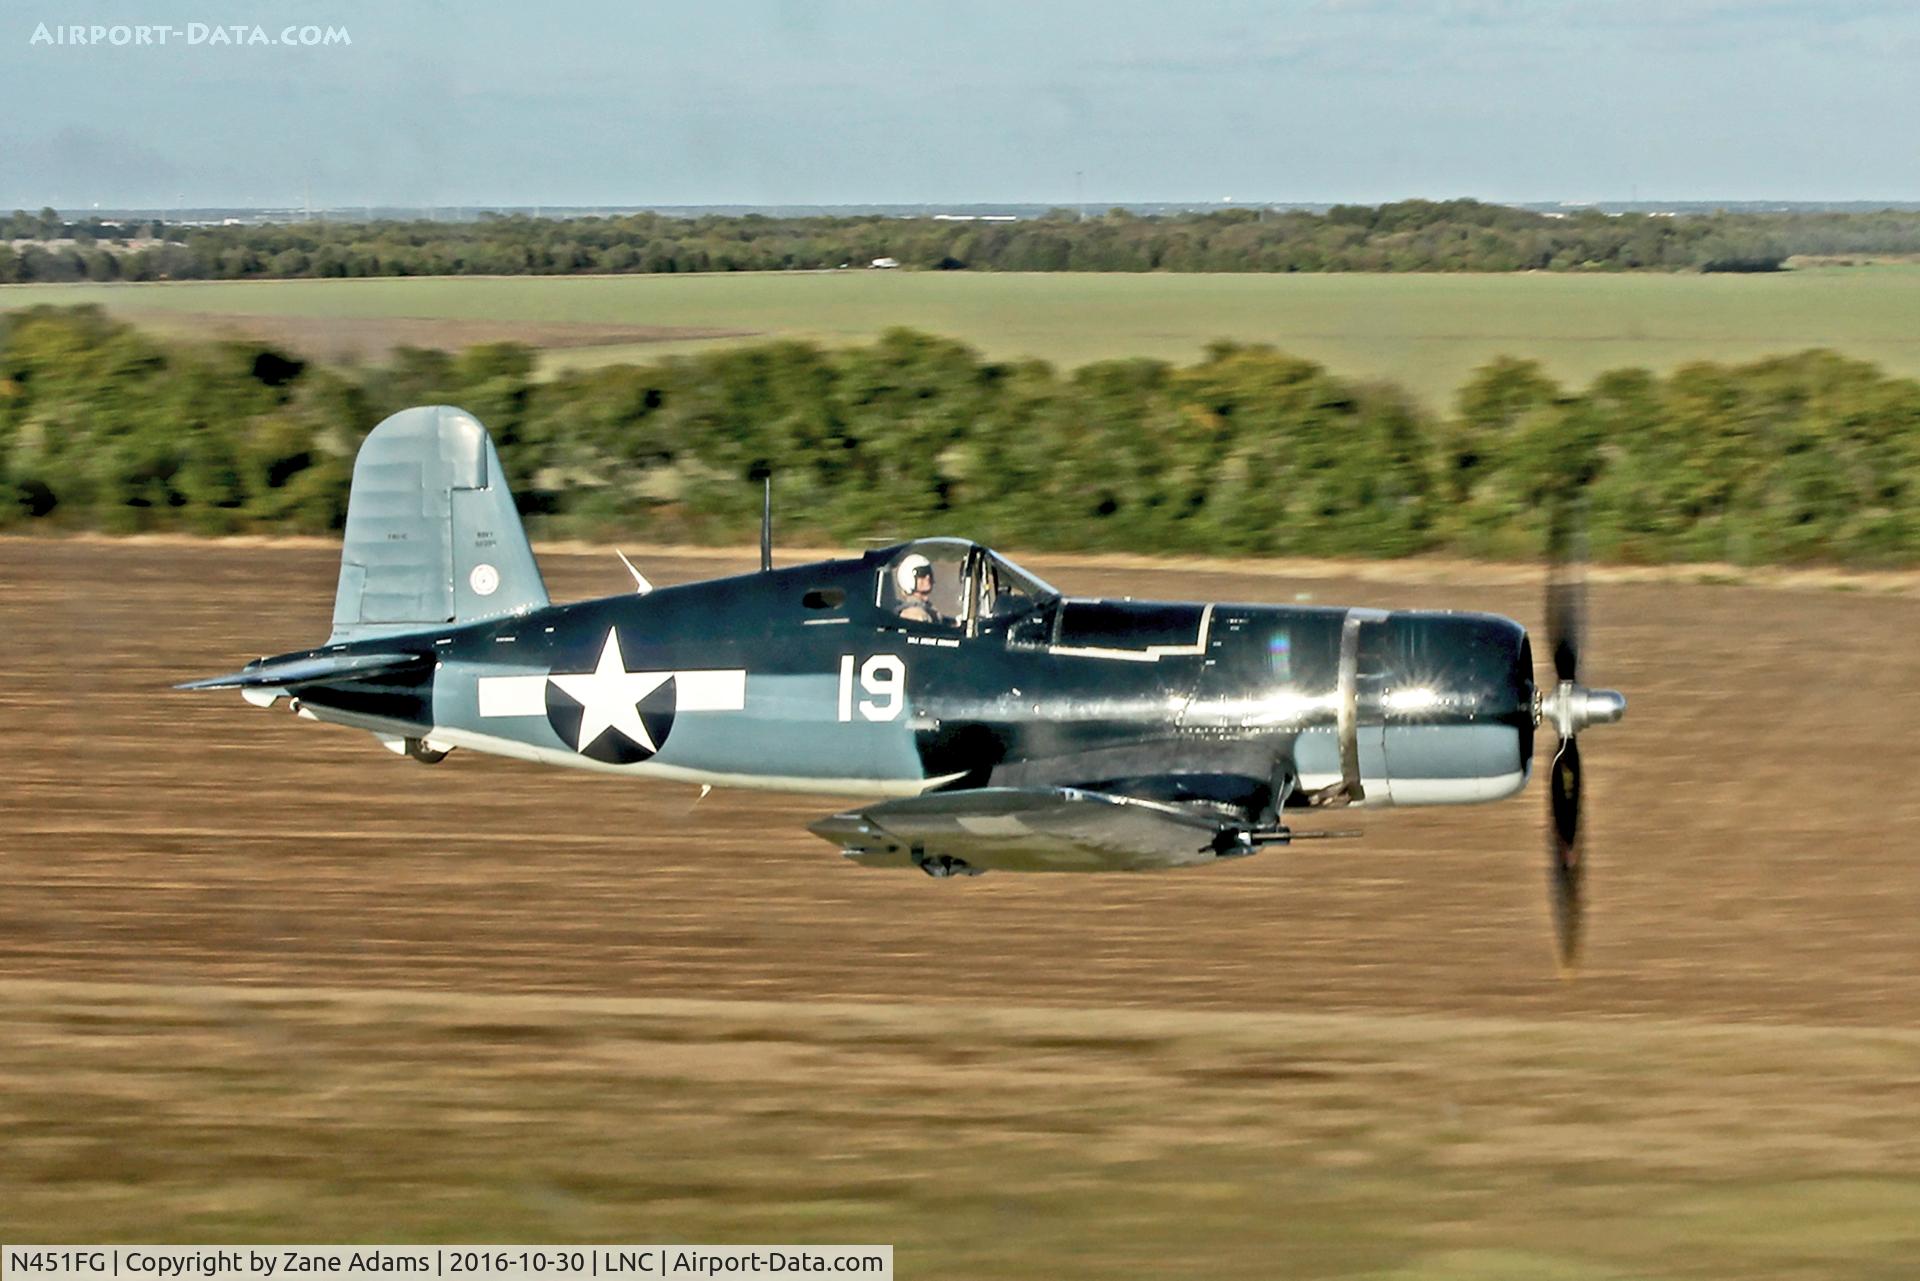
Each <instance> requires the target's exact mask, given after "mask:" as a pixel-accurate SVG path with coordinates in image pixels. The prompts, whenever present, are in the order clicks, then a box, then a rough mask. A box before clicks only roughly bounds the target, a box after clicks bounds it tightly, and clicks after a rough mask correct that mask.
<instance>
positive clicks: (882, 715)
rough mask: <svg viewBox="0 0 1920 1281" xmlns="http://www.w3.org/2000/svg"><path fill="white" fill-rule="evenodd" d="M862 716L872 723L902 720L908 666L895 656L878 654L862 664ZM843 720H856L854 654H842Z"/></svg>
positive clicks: (841, 706)
mask: <svg viewBox="0 0 1920 1281" xmlns="http://www.w3.org/2000/svg"><path fill="white" fill-rule="evenodd" d="M860 688H861V689H863V690H865V691H866V692H867V694H869V695H870V696H871V697H868V698H863V699H861V700H860V714H861V715H862V716H864V717H866V718H867V719H868V720H870V721H891V720H898V719H899V717H900V713H901V712H902V711H903V710H905V708H906V705H907V702H906V691H907V665H906V664H905V663H903V662H901V661H900V659H899V657H898V656H897V655H894V654H875V655H874V656H873V657H872V658H869V659H868V660H867V661H866V662H864V663H862V664H861V665H860ZM840 719H841V720H843V721H850V720H852V719H853V655H852V654H842V655H840Z"/></svg>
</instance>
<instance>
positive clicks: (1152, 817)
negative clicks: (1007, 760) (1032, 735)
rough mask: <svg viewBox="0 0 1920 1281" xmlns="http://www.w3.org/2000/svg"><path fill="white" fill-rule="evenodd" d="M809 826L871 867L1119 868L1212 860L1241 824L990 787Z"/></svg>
mask: <svg viewBox="0 0 1920 1281" xmlns="http://www.w3.org/2000/svg"><path fill="white" fill-rule="evenodd" d="M808 830H810V831H811V832H813V833H814V835H816V836H819V837H822V838H824V839H826V840H829V841H832V842H833V843H834V844H836V845H839V846H840V847H841V849H842V851H843V852H844V853H845V854H846V855H847V856H848V857H849V858H851V859H853V860H854V861H856V862H859V863H865V864H867V865H869V866H877V867H911V866H916V865H920V864H922V863H925V862H927V861H928V860H938V859H956V860H959V861H960V862H962V863H964V864H965V865H966V866H967V868H968V869H970V870H975V871H986V870H989V869H994V868H999V869H1004V870H1006V871H1019V872H1115V871H1144V870H1146V869H1149V868H1162V867H1186V866H1190V865H1193V864H1196V863H1211V862H1213V861H1214V860H1215V859H1216V858H1218V857H1219V856H1220V854H1219V850H1220V841H1221V838H1222V836H1223V835H1225V834H1227V833H1230V832H1233V831H1235V830H1237V825H1236V824H1234V823H1232V822H1230V821H1228V820H1227V819H1225V818H1223V817H1221V816H1219V815H1217V814H1209V813H1205V812H1202V811H1199V810H1196V809H1189V808H1186V807H1184V806H1179V805H1167V804H1163V803H1161V802H1159V801H1143V800H1138V799H1135V798H1134V797H1130V796H1114V795H1110V794H1108V793H1105V792H1088V791H1082V790H1080V789H1078V788H1071V787H982V788H970V789H967V790H964V791H958V792H933V793H930V794H928V795H925V796H912V797H906V798H904V799H900V800H891V801H881V802H878V803H876V804H873V805H868V806H866V807H864V808H862V809H858V810H850V811H848V812H846V813H843V814H835V815H833V816H832V817H831V818H823V819H821V820H820V821H819V822H817V823H814V824H812V825H811V826H810V828H809V829H808Z"/></svg>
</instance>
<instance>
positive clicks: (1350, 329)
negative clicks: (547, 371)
mask: <svg viewBox="0 0 1920 1281" xmlns="http://www.w3.org/2000/svg"><path fill="white" fill-rule="evenodd" d="M82 301H91V302H99V303H102V304H104V305H106V306H107V307H110V308H112V309H114V310H116V311H120V312H124V313H127V314H129V315H132V316H136V317H141V318H144V319H146V320H147V321H148V323H155V322H156V321H158V322H159V323H162V324H163V325H165V326H166V327H169V328H173V329H181V328H187V329H191V328H192V327H193V325H194V320H193V318H194V317H196V316H218V317H222V318H223V323H227V324H231V322H232V320H233V318H235V317H247V316H266V317H278V318H287V317H294V318H307V319H310V320H312V321H314V322H316V323H328V324H331V325H333V326H334V327H335V328H336V329H337V328H338V327H339V326H340V325H342V324H347V325H350V324H351V322H352V321H354V320H374V319H392V318H396V317H413V318H421V319H429V320H431V319H448V320H456V319H457V320H467V321H472V320H487V321H492V322H496V323H498V324H500V325H502V326H503V327H505V331H506V334H510V333H511V329H512V327H513V326H515V325H524V326H552V325H555V324H568V323H571V324H595V325H607V324H618V325H635V326H661V327H699V328H710V329H711V328H721V329H739V330H750V331H753V332H754V333H756V334H761V335H781V336H800V337H808V338H815V339H820V340H823V341H826V342H836V343H837V342H851V341H858V340H861V339H864V338H867V337H869V336H871V335H872V334H874V333H876V332H878V331H879V330H881V329H884V328H887V327H889V326H893V325H909V326H913V327H915V328H919V329H925V330H929V331H931V332H934V333H940V334H947V335H951V336H953V337H955V338H959V339H961V340H963V341H965V342H968V343H971V344H973V345H974V346H976V347H979V348H981V349H982V350H984V351H986V352H988V353H989V354H991V355H994V356H999V357H1010V356H1040V357H1044V358H1045V359H1048V360H1052V361H1055V362H1058V363H1061V364H1064V365H1075V364H1081V363H1084V362H1087V361H1091V360H1097V359H1101V358H1104V357H1110V356H1128V355H1144V356H1158V357H1163V358H1167V359H1172V360H1189V359H1192V358H1193V357H1194V356H1196V355H1197V354H1199V352H1200V351H1201V349H1202V348H1203V347H1204V345H1205V344H1206V343H1208V342H1209V341H1211V340H1214V339H1217V338H1232V339H1239V340H1243V341H1255V342H1269V343H1273V344H1276V345H1277V346H1279V347H1281V348H1283V349H1285V350H1287V351H1291V352H1294V353H1297V354H1299V355H1303V356H1306V357H1309V358H1311V359H1314V360H1318V361H1322V362H1324V363H1325V364H1327V365H1329V366H1330V367H1332V368H1333V369H1335V370H1337V371H1340V372H1343V373H1347V374H1351V375H1356V376H1364V377H1372V378H1387V379H1392V380H1394V381H1396V382H1399V383H1401V384H1403V385H1404V386H1406V387H1408V388H1409V389H1411V390H1413V391H1414V392H1416V393H1417V394H1419V395H1421V396H1423V397H1425V398H1427V399H1428V400H1430V401H1432V402H1435V403H1446V402H1447V400H1448V399H1449V398H1450V397H1451V395H1452V393H1453V390H1454V389H1455V388H1456V387H1457V386H1458V385H1459V384H1460V383H1461V381H1462V380H1463V379H1464V378H1465V377H1466V375H1467V374H1468V373H1469V372H1470V371H1471V370H1472V369H1474V368H1475V367H1476V366H1478V365H1480V364H1482V363H1483V362H1485V361H1486V360H1488V359H1489V358H1491V357H1493V356H1496V355H1501V354H1509V355H1520V356H1533V357H1538V358H1540V359H1542V360H1544V361H1545V362H1546V364H1547V365H1548V366H1549V367H1550V368H1551V369H1552V370H1553V371H1554V372H1555V373H1556V374H1558V375H1559V376H1561V377H1562V378H1565V379H1569V380H1585V379H1587V378H1589V377H1591V376H1592V375H1594V374H1596V373H1598V372H1600V371H1602V370H1605V369H1612V368H1617V367H1620V366H1623V365H1646V366H1650V367H1654V368H1659V369H1666V368H1670V367H1672V366H1674V365H1676V364H1678V363H1681V362H1684V361H1688V360H1695V359H1710V360H1745V359H1751V358H1754V357H1758V356H1763V355H1767V354H1770V353H1775V352H1784V351H1797V350H1800V349H1803V348H1807V347H1832V348H1836V349H1838V350H1840V351H1844V352H1847V353H1849V354H1852V355H1855V356H1859V357H1863V358H1865V359H1869V360H1873V361H1877V362H1879V363H1880V364H1882V365H1884V366H1885V367H1887V368H1888V369H1889V370H1892V371H1894V372H1896V373H1903V374H1920V266H1912V265H1882V266H1875V267H1870V268H1816V269H1810V270H1802V271H1791V272H1782V273H1778V274H1774V275H1753V276H1735V275H1713V276H1697V275H1665V274H1646V275H1604V276H1602V275H1594V276H1579V275H1560V274H1553V275H1549V274H1533V275H1381V276H1374V275H1318V276H1315V275H1308V276H1275V275H1093V274H1057V275H1011V274H1010V275H994V274H973V273H967V272H954V273H910V272H873V271H849V272H826V273H793V274H771V273H743V274H739V275H706V276H618V277H530V278H529V277H519V278H460V277H455V278H437V279H379V280H345V281H261V282H248V283H182V284H160V285H19V286H8V287H4V288H0V308H5V307H20V306H27V305H31V304H33V303H36V302H49V303H72V302H82ZM503 336H504V335H503ZM710 341H713V340H709V342H710ZM718 341H734V342H739V341H752V339H726V340H718ZM705 345H709V343H688V342H649V343H637V344H636V343H621V344H614V345H603V346H591V347H574V348H571V349H568V350H564V351H557V352H554V353H553V354H552V355H551V356H550V357H549V361H550V363H551V364H552V365H555V366H564V365H580V364H588V363H605V362H608V361H617V360H644V359H649V358H652V357H655V356H658V355H662V354H665V353H667V352H670V351H675V350H687V349H689V348H691V347H695V346H705Z"/></svg>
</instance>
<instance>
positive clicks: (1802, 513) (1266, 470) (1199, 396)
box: [0, 307, 1920, 565]
mask: <svg viewBox="0 0 1920 1281" xmlns="http://www.w3.org/2000/svg"><path fill="white" fill-rule="evenodd" d="M433 402H447V403H455V404H460V405H463V406H465V407H467V408H468V409H470V410H472V411H473V412H474V413H476V414H477V415H479V416H480V418H481V419H482V421H484V422H485V423H487V425H488V426H489V427H490V428H491V430H492V431H493V433H494V436H495V439H496V441H497V442H498V443H499V445H500V448H501V452H502V454H503V457H504V459H505V462H506V465H507V468H508V470H509V472H510V473H511V475H512V477H513V480H514V485H515V492H516V494H517V495H518V497H519V499H520V502H521V506H522V508H523V510H524V511H525V512H526V513H527V515H528V517H529V520H530V523H531V524H532V526H533V527H534V528H535V530H536V531H537V532H540V533H545V534H548V535H580V536H606V535H612V534H614V533H616V532H617V533H619V534H623V535H628V536H634V537H642V538H653V539H663V540H695V541H710V542H717V541H729V540H739V539H746V538H750V537H751V536H752V532H753V530H754V528H755V526H756V522H757V517H758V511H759V492H758V485H757V483H756V482H757V479H758V478H759V477H760V476H762V475H765V474H767V473H768V472H771V473H773V474H774V476H775V484H776V487H777V491H778V495H779V503H778V507H779V511H780V517H781V524H782V536H783V537H784V538H787V539H789V540H793V541H799V540H801V539H808V538H817V539H826V540H835V541H841V542H846V543H855V542H858V541H859V540H861V539H866V538H885V537H890V536H898V537H907V536H911V535H915V534H922V533H931V532H942V531H944V532H951V533H958V534H965V535H970V536H973V537H976V538H980V539H982V540H984V541H990V542H999V543H1003V544H1008V545H1012V546H1016V547H1022V548H1034V549H1038V548H1049V549H1113V550H1127V551H1138V552H1189V553H1221V554H1255V555H1258V554H1299V555H1342V556H1346V555H1353V556H1397V555H1405V554H1410V553H1417V552H1428V551H1446V552H1451V553H1456V554H1465V555H1473V556H1493V557H1513V558H1524V557H1531V556H1533V555H1535V554H1537V553H1538V551H1539V549H1540V545H1541V542H1542V540H1543V536H1544V526H1545V521H1544V515H1543V509H1544V506H1545V504H1546V500H1547V499H1548V498H1549V497H1551V496H1553V495H1554V494H1556V493H1564V492H1572V491H1574V490H1576V489H1577V490H1579V491H1580V492H1582V493H1583V495H1584V499H1585V505H1586V507H1587V510H1588V514H1589V521H1590V528H1591V539H1592V544H1593V551H1594V553H1595V555H1596V556H1598V557H1600V558H1603V559H1611V560H1624V561H1639V562H1664V561H1703V560H1732V561H1735V562H1740V563H1758V562H1825V563H1833V564H1847V565H1892V564H1912V563H1916V562H1920V501H1917V500H1920V384H1917V383H1915V382H1913V381H1911V380H1907V379H1900V378H1891V377H1888V376H1887V375H1885V374H1884V373H1883V372H1882V371H1880V370H1879V369H1877V368H1876V367H1874V366H1872V365H1870V364H1865V363H1862V362H1859V361H1855V360H1849V359H1846V358H1843V357H1841V356H1838V355H1836V354H1834V353H1832V352H1826V351H1807V352H1801V353H1798V354H1795V355H1788V356H1781V357H1777V358H1773V359H1768V360H1762V361H1758V362H1755V363H1751V364H1745V365H1718V364H1693V365H1688V366H1685V367H1683V368H1680V369H1678V370H1676V371H1674V372H1672V373H1671V374H1667V375H1665V376H1660V375H1655V374H1652V373H1649V372H1647V371H1645V370H1640V369H1624V370H1618V371H1615V372H1612V373H1608V374H1605V375H1603V376H1601V377H1599V378H1597V379H1595V380H1594V382H1593V383H1592V384H1591V385H1590V386H1588V387H1586V388H1584V389H1569V388H1565V387H1562V386H1560V385H1559V384H1557V383H1556V382H1555V381H1554V380H1553V379H1551V378H1550V377H1548V376H1547V375H1546V374H1545V373H1544V372H1543V371H1542V369H1541V368H1540V366H1539V365H1538V364H1536V363H1534V362H1532V361H1526V360H1516V359H1501V360H1496V361H1494V362H1493V363H1491V364H1489V365H1487V366H1485V367H1483V368H1482V369H1480V370H1479V371H1478V372H1476V373H1475V374H1474V376H1473V377H1472V378H1471V379H1470V380H1469V382H1468V383H1467V384H1466V385H1465V386H1464V387H1462V388H1461V389H1460V391H1459V394H1458V396H1457V398H1456V403H1455V405H1454V407H1453V409H1452V411H1451V412H1450V413H1447V414H1445V415H1437V414H1433V413H1430V412H1428V411H1426V410H1424V409H1422V408H1421V407H1419V406H1418V405H1417V404H1416V403H1415V402H1414V401H1413V400H1411V399H1410V398H1409V397H1408V396H1407V395H1406V394H1404V393H1403V392H1402V391H1400V390H1399V389H1397V388H1395V387H1393V386H1390V385H1384V384H1379V383H1365V382H1356V381H1353V380H1350V379H1346V378H1342V377H1339V376H1337V375H1335V374H1333V373H1330V372H1328V371H1327V370H1326V369H1324V368H1322V367H1320V366H1318V365H1315V364H1313V363H1311V362H1308V361H1304V360H1300V359H1296V358H1294V357H1291V356H1287V355H1285V354H1283V353H1280V352H1277V351H1274V350H1272V349H1270V348H1266V347H1254V346H1238V345H1233V344H1226V343H1222V344H1218V345H1216V346H1215V347H1213V348H1212V349H1210V350H1209V352H1208V354H1207V355H1206V357H1205V358H1204V359H1202V360H1200V361H1199V362H1198V363H1195V364H1192V365H1187V366H1176V365H1170V364H1167V363H1165V362H1161V361H1154V360H1111V361H1103V362H1100V363H1097V364H1092V365H1088V366H1085V367H1083V368H1080V369H1076V370H1073V371H1071V372H1063V371H1060V370H1056V369H1054V368H1053V367H1051V366H1049V365H1047V364H1044V363H1041V362H1038V361H1024V362H1011V363H1009V362H997V361H989V360H986V359H984V358H982V357H981V356H980V355H979V354H978V353H976V352H974V351H972V350H971V349H969V348H967V347H965V346H963V345H961V344H958V343H955V342H951V341H948V340H945V339H941V338H935V337H930V336H928V335H925V334H919V333H914V332H910V331H904V330H897V331H893V332H890V333H888V334H886V335H884V336H883V337H881V338H880V339H879V340H877V341H875V342H873V343H871V344H869V345H866V346H859V347H851V348H844V349H822V348H820V347H817V346H813V345H810V344H806V343H798V342H777V343H769V344H766V345H761V346H752V347H740V348H731V349H725V350H719V351H714V352H710V353H705V354H700V355H694V356H682V357H675V358H672V359H668V360H663V361H661V362H659V363H656V364H651V365H640V366H635V365H626V366H612V367H607V368H601V369H595V370H590V371H579V372H571V373H566V374H562V375H560V376H558V377H556V378H552V379H549V380H542V379H539V378H537V377H536V376H535V371H534V357H533V353H532V352H530V351H529V350H527V349H526V348H523V347H519V346H515V345H512V344H498V345H490V346H482V347H474V348H470V349H468V350H466V351H464V352H460V353H457V354H449V353H444V352H438V351H420V350H402V351H401V352H399V353H397V354H396V355H395V356H394V357H393V358H392V359H391V360H389V361H387V362H385V363H381V364H375V365H355V366H328V365H323V364H318V363H313V362H309V361H305V360H302V359H300V358H298V357H297V356H293V355H289V354H287V353H284V352H280V351H276V350H273V349H271V348H267V347H262V346H258V345H253V344H244V343H231V342H228V343H194V342H173V341H162V340H160V339H157V338H155V337H153V336H151V335H149V334H146V333H144V332H141V331H138V330H136V329H133V328H131V327H129V326H127V325H125V324H122V323H120V322H118V321H115V320H113V319H112V318H110V317H108V316H107V315H105V314H104V313H102V312H100V311H99V310H97V309H93V308H84V307H83V308H70V309H55V308H37V309H33V310H28V311H21V312H15V313H11V314H7V315H4V316H0V499H4V501H0V524H10V525H14V526H21V525H27V526H33V527H43V528H98V529H105V530H117V531H132V530H151V529H184V530H191V531H195V532H200V533H206V534H222V533H230V532H240V531H278V532H312V533H318V532H325V531H329V530H335V529H338V528H339V527H340V525H341V523H342V521H343V520H344V517H345V504H346V499H347V486H348V480H349V477H350V474H351V469H352V459H353V453H354V450H355V448H356V447H357V445H358V442H359V439H360V438H361V436H363V435H364V434H365V432H366V431H367V430H368V429H369V428H370V427H371V426H372V425H373V424H374V423H375V422H377V421H378V420H379V419H380V418H382V417H383V416H385V415H386V414H388V413H390V412H392V411H394V410H396V409H399V408H402V407H404V406H407V405H411V404H421V403H433Z"/></svg>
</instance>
